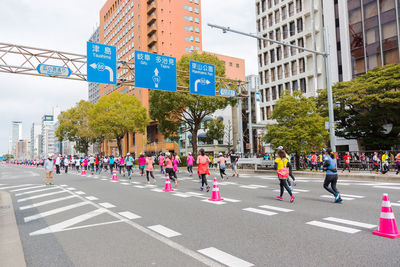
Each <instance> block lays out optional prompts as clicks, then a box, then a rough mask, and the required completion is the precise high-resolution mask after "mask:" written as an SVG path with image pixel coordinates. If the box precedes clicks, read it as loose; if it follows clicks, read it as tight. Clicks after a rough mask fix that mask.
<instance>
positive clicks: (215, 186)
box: [208, 177, 224, 201]
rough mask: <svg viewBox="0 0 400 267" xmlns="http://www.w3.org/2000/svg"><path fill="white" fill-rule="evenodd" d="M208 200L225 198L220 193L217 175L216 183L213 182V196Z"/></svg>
mask: <svg viewBox="0 0 400 267" xmlns="http://www.w3.org/2000/svg"><path fill="white" fill-rule="evenodd" d="M208 200H210V201H222V200H224V199H223V198H221V196H220V194H219V186H218V181H217V177H215V178H214V184H213V190H212V194H211V198H210V199H208Z"/></svg>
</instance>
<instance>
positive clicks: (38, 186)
mask: <svg viewBox="0 0 400 267" xmlns="http://www.w3.org/2000/svg"><path fill="white" fill-rule="evenodd" d="M45 186H46V185H36V186H31V187H25V188H20V189H14V190H10V192H18V191H24V190H28V189H34V188H41V187H45Z"/></svg>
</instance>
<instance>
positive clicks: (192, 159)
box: [186, 152, 194, 176]
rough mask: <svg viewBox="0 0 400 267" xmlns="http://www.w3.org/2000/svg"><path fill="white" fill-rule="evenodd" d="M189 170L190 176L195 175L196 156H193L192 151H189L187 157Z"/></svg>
mask: <svg viewBox="0 0 400 267" xmlns="http://www.w3.org/2000/svg"><path fill="white" fill-rule="evenodd" d="M186 162H187V170H188V173H189V175H190V176H193V162H194V158H193V156H192V153H190V152H189V153H188V156H187V159H186Z"/></svg>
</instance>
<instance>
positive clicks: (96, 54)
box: [87, 42, 117, 84]
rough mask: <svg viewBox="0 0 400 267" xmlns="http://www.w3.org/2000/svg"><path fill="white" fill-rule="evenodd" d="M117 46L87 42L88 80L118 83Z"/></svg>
mask: <svg viewBox="0 0 400 267" xmlns="http://www.w3.org/2000/svg"><path fill="white" fill-rule="evenodd" d="M116 54H117V49H116V47H115V46H111V45H104V44H98V43H91V42H87V81H88V82H94V83H106V84H117V55H116Z"/></svg>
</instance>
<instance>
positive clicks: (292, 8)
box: [289, 2, 294, 17]
mask: <svg viewBox="0 0 400 267" xmlns="http://www.w3.org/2000/svg"><path fill="white" fill-rule="evenodd" d="M293 15H294V4H293V2H292V3H289V17H291V16H293Z"/></svg>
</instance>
